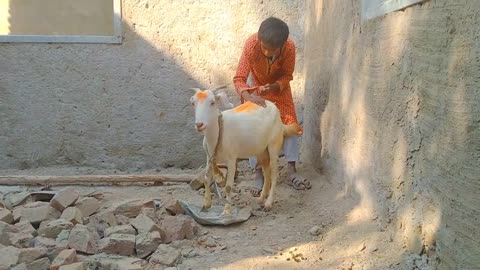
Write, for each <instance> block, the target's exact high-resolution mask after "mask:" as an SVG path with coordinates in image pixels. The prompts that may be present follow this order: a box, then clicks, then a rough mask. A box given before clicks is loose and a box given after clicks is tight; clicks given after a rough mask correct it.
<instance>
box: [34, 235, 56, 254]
mask: <svg viewBox="0 0 480 270" xmlns="http://www.w3.org/2000/svg"><path fill="white" fill-rule="evenodd" d="M33 246H34V247H44V248H46V249H47V250H48V251H51V250H53V249H54V248H55V246H56V243H55V240H53V239H51V238H47V237H43V236H37V237H35V238H34V239H33Z"/></svg>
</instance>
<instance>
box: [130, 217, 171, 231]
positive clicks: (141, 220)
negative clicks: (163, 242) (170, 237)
mask: <svg viewBox="0 0 480 270" xmlns="http://www.w3.org/2000/svg"><path fill="white" fill-rule="evenodd" d="M130 224H132V226H133V227H134V228H135V229H136V230H137V232H138V233H147V232H153V231H157V232H159V233H160V234H161V235H162V236H163V235H164V234H165V232H164V230H162V228H160V226H158V225H157V224H155V222H154V221H153V220H152V219H150V218H149V217H147V216H146V215H143V214H141V215H138V216H137V217H136V218H134V219H133V220H132V221H130Z"/></svg>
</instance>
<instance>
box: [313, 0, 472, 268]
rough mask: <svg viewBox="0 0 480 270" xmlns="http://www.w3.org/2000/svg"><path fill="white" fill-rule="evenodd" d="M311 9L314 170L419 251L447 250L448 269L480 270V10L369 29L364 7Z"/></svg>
mask: <svg viewBox="0 0 480 270" xmlns="http://www.w3.org/2000/svg"><path fill="white" fill-rule="evenodd" d="M352 3H353V5H352ZM307 10H308V11H309V12H310V14H309V18H308V20H307V26H306V41H305V42H306V45H305V59H306V68H305V72H306V74H305V78H307V79H306V84H305V88H306V90H305V95H306V96H309V97H311V98H309V99H307V100H306V114H305V120H306V125H305V145H306V146H307V147H306V148H307V149H310V151H309V153H308V156H309V158H310V159H311V160H312V163H313V164H314V166H315V167H316V168H318V169H319V170H321V171H322V172H324V173H326V174H329V175H331V176H333V177H332V179H338V181H339V182H340V183H341V184H343V185H344V186H345V193H346V194H348V195H351V196H354V197H358V199H359V201H360V203H359V208H357V209H354V210H353V211H352V213H350V215H351V216H356V217H357V218H360V219H361V217H363V218H365V219H368V218H370V217H372V216H375V215H378V216H379V217H380V221H381V222H382V223H383V224H384V225H385V226H387V224H388V223H394V224H395V225H394V227H396V228H398V229H397V230H396V238H397V240H400V241H404V243H405V246H406V247H407V250H408V252H413V253H418V254H420V253H422V254H423V253H427V254H428V255H429V256H430V255H432V256H431V257H430V258H431V259H432V260H433V258H434V256H433V254H435V252H436V254H438V258H439V260H440V262H438V261H436V260H435V261H432V262H430V263H431V264H432V265H434V264H437V263H439V267H440V268H441V269H453V268H455V267H456V268H458V269H467V268H468V269H470V268H471V267H473V266H478V265H480V261H479V258H480V257H479V256H478V255H479V254H480V249H479V246H480V245H479V244H480V242H479V240H478V239H480V231H479V229H478V228H480V221H479V220H478V218H477V217H478V216H479V214H480V212H479V208H478V206H479V205H480V201H479V200H480V198H479V197H478V194H480V186H479V185H478V175H480V171H479V168H480V163H479V162H480V159H479V156H480V139H479V138H480V129H479V124H480V102H479V101H480V100H479V97H480V95H479V94H480V93H479V89H480V87H479V86H480V84H479V81H478V78H477V77H478V76H475V74H478V72H479V70H480V61H479V60H478V50H479V47H478V42H476V38H477V37H478V30H475V29H478V27H471V26H472V25H478V24H479V21H478V19H479V16H478V12H479V11H480V3H477V2H475V3H469V4H466V5H462V6H455V5H454V4H450V3H448V1H429V2H427V3H426V4H424V5H419V6H414V7H411V8H408V9H406V10H405V11H403V12H395V13H392V14H389V15H387V16H384V17H382V18H377V19H375V20H371V21H368V22H365V23H363V22H361V18H360V1H353V2H351V3H350V2H348V3H347V2H344V1H327V0H325V1H310V2H309V4H308V5H307ZM466 22H468V23H466ZM318 48H321V50H319V49H318ZM307 101H308V103H307Z"/></svg>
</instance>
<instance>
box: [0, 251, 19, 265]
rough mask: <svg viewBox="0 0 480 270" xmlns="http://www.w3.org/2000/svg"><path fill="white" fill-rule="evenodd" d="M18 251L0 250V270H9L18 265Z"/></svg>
mask: <svg viewBox="0 0 480 270" xmlns="http://www.w3.org/2000/svg"><path fill="white" fill-rule="evenodd" d="M19 256H20V249H18V248H16V247H4V248H2V249H1V250H0V269H10V268H11V267H12V266H15V265H16V264H17V263H18V257H19Z"/></svg>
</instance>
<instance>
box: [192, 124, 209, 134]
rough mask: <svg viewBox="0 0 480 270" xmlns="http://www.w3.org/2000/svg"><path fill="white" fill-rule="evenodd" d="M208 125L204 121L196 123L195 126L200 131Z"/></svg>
mask: <svg viewBox="0 0 480 270" xmlns="http://www.w3.org/2000/svg"><path fill="white" fill-rule="evenodd" d="M206 127H207V125H205V124H204V123H195V128H196V129H197V131H198V132H201V131H203V130H204V129H205V128H206Z"/></svg>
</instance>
